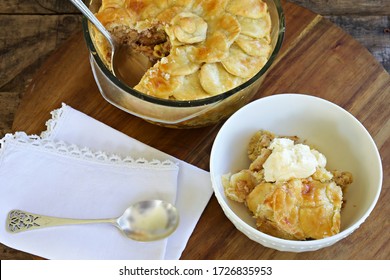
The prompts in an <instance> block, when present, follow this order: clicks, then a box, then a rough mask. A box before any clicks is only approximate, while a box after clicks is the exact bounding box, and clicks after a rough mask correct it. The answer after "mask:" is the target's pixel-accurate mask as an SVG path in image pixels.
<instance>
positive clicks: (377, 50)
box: [326, 1, 390, 72]
mask: <svg viewBox="0 0 390 280" xmlns="http://www.w3.org/2000/svg"><path fill="white" fill-rule="evenodd" d="M389 3H390V1H389ZM389 10H390V8H389ZM389 12H390V11H389ZM326 18H327V19H329V20H330V21H331V22H333V23H335V24H336V25H338V26H339V27H341V28H342V29H343V30H344V31H345V32H347V33H348V34H350V35H351V36H352V37H354V38H355V39H356V40H357V41H358V42H360V43H361V44H362V45H363V46H365V47H366V48H367V49H368V50H369V51H370V52H371V53H372V54H373V56H374V57H375V58H376V59H377V60H378V61H379V63H381V64H382V65H383V67H384V68H385V69H386V70H387V72H390V17H389V16H355V15H347V16H335V15H332V16H326Z"/></svg>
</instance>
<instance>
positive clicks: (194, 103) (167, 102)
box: [82, 0, 286, 108]
mask: <svg viewBox="0 0 390 280" xmlns="http://www.w3.org/2000/svg"><path fill="white" fill-rule="evenodd" d="M273 2H274V4H275V7H276V10H277V14H278V16H279V22H278V23H279V32H278V34H277V42H276V44H275V48H274V50H273V52H272V54H271V55H270V57H269V59H268V61H267V63H266V64H265V65H264V66H263V68H262V69H261V70H260V71H259V72H258V73H256V75H254V76H253V77H252V78H250V79H249V80H248V81H246V82H244V83H242V84H241V85H239V86H237V87H235V88H233V89H231V90H228V91H226V92H223V93H221V94H218V95H214V96H211V97H207V98H202V99H195V100H171V99H162V98H158V97H154V96H151V95H147V94H144V93H142V92H140V91H137V90H135V89H133V88H131V87H129V86H127V85H126V84H124V83H122V82H121V81H120V80H118V79H117V78H116V77H115V75H114V74H113V73H112V72H111V71H110V70H108V68H107V67H106V65H105V64H104V62H103V61H102V60H101V58H100V56H99V55H98V52H97V50H96V48H95V46H94V44H93V41H92V39H91V36H90V32H89V28H88V19H87V18H86V17H85V16H83V18H82V30H83V35H84V39H85V41H86V44H87V47H88V50H89V53H90V55H92V57H93V59H94V60H95V62H96V64H97V65H98V66H99V68H100V70H101V71H102V72H103V73H104V75H106V76H107V77H108V78H109V80H110V81H111V82H112V83H114V84H115V86H117V87H119V88H120V89H121V90H123V91H124V92H126V93H127V94H130V95H132V96H134V97H136V98H138V99H141V100H144V101H147V102H150V103H153V104H157V105H162V106H168V107H187V108H191V107H201V106H205V105H210V104H216V103H218V102H219V101H222V100H225V99H227V98H228V97H230V96H232V95H234V94H235V93H237V92H239V91H241V90H243V89H245V88H247V87H248V86H250V85H252V84H253V83H254V82H256V81H257V80H258V79H259V78H260V77H261V76H262V75H263V74H264V73H265V72H266V71H267V70H268V69H269V68H270V66H271V65H272V63H273V62H274V60H275V58H276V56H277V54H278V53H279V51H280V49H281V46H282V42H283V40H284V33H285V26H286V25H285V17H284V12H283V9H282V5H281V2H280V0H273Z"/></svg>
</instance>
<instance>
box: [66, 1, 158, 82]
mask: <svg viewBox="0 0 390 280" xmlns="http://www.w3.org/2000/svg"><path fill="white" fill-rule="evenodd" d="M70 2H72V4H73V5H75V6H76V8H78V9H79V10H80V12H81V13H82V14H83V15H84V16H85V17H86V18H87V19H88V20H89V21H90V22H91V23H92V24H93V25H94V26H95V27H96V28H97V29H98V30H99V31H100V32H101V33H102V34H103V36H104V37H105V38H106V39H107V41H108V43H109V44H110V46H111V65H110V66H111V71H112V73H113V74H114V76H115V77H117V78H118V79H119V80H120V81H121V82H122V83H124V84H126V85H128V86H130V87H134V86H135V85H137V84H138V83H139V81H140V80H141V78H142V76H143V75H144V74H145V72H146V70H148V69H149V68H150V67H151V66H152V65H151V62H150V60H149V59H148V58H147V57H146V56H145V55H143V54H142V53H138V52H133V51H131V49H130V48H129V47H128V46H127V45H125V44H122V43H120V42H119V40H118V39H117V38H116V37H115V36H113V35H111V33H110V32H108V30H107V29H106V28H105V27H104V25H103V24H102V23H101V22H100V21H99V20H98V19H97V18H96V16H95V15H94V14H93V13H92V12H91V10H90V9H88V7H87V6H86V5H85V4H84V2H83V1H82V0H70Z"/></svg>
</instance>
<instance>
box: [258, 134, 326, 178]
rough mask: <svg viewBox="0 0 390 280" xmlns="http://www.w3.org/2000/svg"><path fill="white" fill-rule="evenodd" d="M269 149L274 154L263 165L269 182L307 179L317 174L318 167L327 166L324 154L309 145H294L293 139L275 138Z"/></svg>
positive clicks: (265, 176)
mask: <svg viewBox="0 0 390 280" xmlns="http://www.w3.org/2000/svg"><path fill="white" fill-rule="evenodd" d="M269 149H271V150H272V153H271V155H270V156H269V157H268V159H267V160H266V161H265V163H264V164H263V168H264V179H265V180H266V181H267V182H276V181H288V180H290V179H292V178H297V179H303V178H307V177H309V176H311V175H313V174H314V173H315V172H316V169H317V167H322V168H325V166H326V158H325V156H324V155H323V154H321V153H320V152H318V151H317V150H314V149H310V147H309V146H307V145H304V144H294V141H292V140H291V139H287V138H275V139H274V140H273V141H272V142H271V144H270V146H269Z"/></svg>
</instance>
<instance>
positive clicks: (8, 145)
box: [0, 104, 212, 259]
mask: <svg viewBox="0 0 390 280" xmlns="http://www.w3.org/2000/svg"><path fill="white" fill-rule="evenodd" d="M52 115H53V118H52V119H51V120H49V121H48V122H47V126H48V129H47V131H45V132H43V133H42V135H41V137H37V136H35V137H31V136H27V135H25V134H23V133H16V134H15V135H7V136H6V137H5V138H4V139H3V140H2V147H1V150H0V219H1V220H3V221H4V220H5V217H6V214H7V213H8V211H9V210H11V209H13V208H21V209H24V210H27V211H29V212H36V213H40V214H47V215H53V216H63V217H73V218H104V217H111V216H112V217H115V216H118V215H120V214H121V212H123V210H124V209H125V208H126V205H127V204H129V203H131V202H132V201H133V200H139V199H140V197H142V198H143V199H146V198H160V199H165V200H167V201H171V202H174V201H175V197H176V203H175V205H176V207H177V208H178V210H179V213H180V225H179V227H178V229H177V230H176V232H175V233H174V234H173V235H171V236H170V237H169V238H168V239H165V240H162V241H157V242H151V243H139V242H135V241H132V240H129V239H127V238H125V237H123V236H122V235H121V234H119V232H118V230H117V229H115V228H114V227H112V226H109V225H83V226H67V227H58V228H53V229H50V230H49V229H41V230H37V231H30V232H28V233H27V232H25V233H19V234H9V233H7V232H5V230H4V228H0V242H2V243H4V244H5V245H8V246H10V247H13V248H16V249H19V250H23V251H27V252H30V253H33V254H36V255H39V256H42V257H45V258H49V259H178V258H180V255H181V253H182V252H183V250H184V248H185V246H186V244H187V241H188V239H189V237H190V236H191V234H192V232H193V229H194V227H195V226H196V223H197V221H198V220H199V217H200V215H201V214H202V212H203V210H204V208H205V206H206V205H207V203H208V201H209V199H210V197H211V194H212V188H211V183H210V178H209V173H208V172H205V171H203V170H201V169H199V168H196V167H194V166H192V165H190V164H187V163H185V162H183V161H180V160H177V159H175V158H174V157H172V156H169V155H167V154H164V153H162V152H160V151H158V150H156V149H154V148H151V147H149V146H147V145H145V144H143V143H141V142H139V141H137V140H135V139H133V138H130V137H128V136H127V135H125V134H122V133H121V132H118V131H116V130H114V129H112V128H110V127H108V126H106V125H105V124H103V123H101V122H99V121H97V120H95V119H93V118H91V117H89V116H87V115H85V114H83V113H81V112H79V111H77V110H75V109H73V108H71V107H69V106H67V105H65V104H63V106H62V108H60V109H58V110H56V111H54V112H52ZM42 142H43V143H44V144H43V145H42ZM38 143H39V144H38ZM65 143H71V144H65ZM53 145H54V146H58V147H56V148H50V147H52V146H53ZM48 147H49V148H48ZM79 147H88V149H81V152H82V153H83V152H84V154H83V156H82V157H80V148H79ZM69 150H71V152H70V153H69ZM91 151H100V152H95V153H93V152H91ZM26 154H27V155H28V156H26ZM85 154H86V155H87V157H92V158H89V159H88V158H87V159H86V158H85V157H84V155H85ZM107 154H108V155H117V156H111V157H109V158H110V159H111V160H107V159H106V157H107ZM128 156H131V158H132V159H133V160H130V163H128V162H129V160H123V159H124V158H125V157H128ZM102 158H104V160H103V159H102ZM134 159H141V160H138V161H137V160H134ZM37 161H38V162H40V163H41V165H42V166H39V165H37ZM108 161H114V163H112V162H108ZM48 163H50V164H48ZM86 170H88V171H86ZM140 170H141V171H142V172H141V171H140ZM178 170H179V173H178V174H177V172H178ZM65 171H66V172H65ZM140 174H146V176H140ZM46 175H48V176H46ZM114 175H115V176H114ZM176 176H178V177H177V186H176V184H175V183H176ZM135 177H137V180H138V183H137V188H134V187H133V186H135V184H134V179H135ZM156 180H157V181H158V183H156ZM140 181H141V182H140ZM53 182H57V183H53ZM162 182H165V184H164V187H162V186H161V185H162ZM44 184H46V185H44ZM140 184H141V185H142V184H145V185H146V187H142V188H141V187H140ZM33 186H36V187H33Z"/></svg>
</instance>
